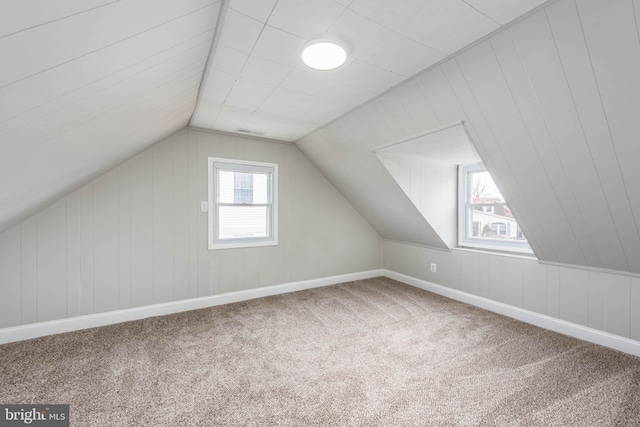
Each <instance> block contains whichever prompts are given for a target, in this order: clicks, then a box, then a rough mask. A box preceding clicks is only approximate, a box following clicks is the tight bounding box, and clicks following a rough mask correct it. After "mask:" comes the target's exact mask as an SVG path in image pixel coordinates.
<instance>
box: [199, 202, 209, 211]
mask: <svg viewBox="0 0 640 427" xmlns="http://www.w3.org/2000/svg"><path fill="white" fill-rule="evenodd" d="M200 212H209V202H200Z"/></svg>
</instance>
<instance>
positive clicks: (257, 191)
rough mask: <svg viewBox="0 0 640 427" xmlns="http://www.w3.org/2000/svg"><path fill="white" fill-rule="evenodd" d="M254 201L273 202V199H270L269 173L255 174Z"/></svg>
mask: <svg viewBox="0 0 640 427" xmlns="http://www.w3.org/2000/svg"><path fill="white" fill-rule="evenodd" d="M253 203H255V204H266V203H271V201H270V200H269V174H266V173H254V174H253Z"/></svg>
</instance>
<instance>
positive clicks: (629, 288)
mask: <svg viewBox="0 0 640 427" xmlns="http://www.w3.org/2000/svg"><path fill="white" fill-rule="evenodd" d="M432 262H433V263H436V265H437V272H436V273H432V272H431V271H430V268H429V267H430V264H431V263H432ZM384 268H386V269H388V270H391V271H395V272H397V273H401V274H406V275H408V276H411V277H415V278H418V279H422V280H426V281H429V282H432V283H436V284H438V285H442V286H446V287H449V288H451V289H457V290H459V291H463V292H467V293H469V294H472V295H477V296H480V297H484V298H488V299H490V300H493V301H498V302H501V303H504V304H508V305H511V306H514V307H518V308H522V309H525V310H529V311H533V312H535V313H540V314H544V315H547V316H551V317H554V318H556V319H561V320H565V321H567V322H571V323H575V324H578V325H582V326H587V327H590V328H593V329H597V330H600V331H604V332H609V333H611V334H614V335H618V336H621V337H625V338H631V339H633V340H636V341H640V311H639V310H638V309H637V307H640V277H635V276H630V275H628V274H624V273H623V274H615V273H614V272H606V271H597V270H588V269H585V268H581V267H578V266H560V265H548V264H541V263H540V262H538V260H537V259H535V258H528V257H522V256H507V255H501V254H494V253H488V252H479V251H470V250H461V249H454V250H452V251H451V252H447V251H441V250H434V249H430V248H426V247H421V246H416V245H411V244H406V243H399V242H392V241H385V242H384Z"/></svg>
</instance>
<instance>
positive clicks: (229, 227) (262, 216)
mask: <svg viewBox="0 0 640 427" xmlns="http://www.w3.org/2000/svg"><path fill="white" fill-rule="evenodd" d="M218 215H219V227H218V239H220V240H224V239H246V238H253V237H255V238H260V237H269V230H268V229H267V224H268V215H269V208H268V207H267V206H220V208H219V213H218Z"/></svg>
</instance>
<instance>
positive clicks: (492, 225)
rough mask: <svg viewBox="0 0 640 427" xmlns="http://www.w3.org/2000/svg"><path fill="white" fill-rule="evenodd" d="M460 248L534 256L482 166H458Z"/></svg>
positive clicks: (491, 179)
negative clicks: (531, 254) (530, 254)
mask: <svg viewBox="0 0 640 427" xmlns="http://www.w3.org/2000/svg"><path fill="white" fill-rule="evenodd" d="M459 174H460V176H459V193H460V202H459V227H458V228H459V230H458V236H459V238H458V240H459V242H458V244H459V246H461V247H472V248H482V249H492V250H499V251H508V252H523V253H533V252H532V250H531V247H530V246H529V243H528V242H527V239H526V237H525V236H524V234H523V232H522V230H521V229H520V226H519V225H518V223H517V221H516V219H515V218H514V216H513V214H512V213H511V210H510V209H509V207H508V206H507V203H506V202H505V200H504V197H502V194H500V191H499V190H498V188H497V186H496V185H495V182H494V181H493V178H491V175H490V174H489V172H488V171H487V170H486V168H485V167H484V165H482V164H476V165H467V166H459Z"/></svg>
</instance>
